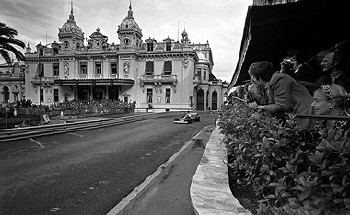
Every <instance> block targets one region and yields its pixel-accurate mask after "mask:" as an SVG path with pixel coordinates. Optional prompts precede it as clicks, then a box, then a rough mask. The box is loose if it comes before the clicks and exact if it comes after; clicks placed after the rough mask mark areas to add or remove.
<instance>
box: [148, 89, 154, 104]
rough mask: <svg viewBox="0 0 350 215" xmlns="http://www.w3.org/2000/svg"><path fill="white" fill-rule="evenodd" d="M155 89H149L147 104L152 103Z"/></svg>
mask: <svg viewBox="0 0 350 215" xmlns="http://www.w3.org/2000/svg"><path fill="white" fill-rule="evenodd" d="M152 97H153V89H147V103H152Z"/></svg>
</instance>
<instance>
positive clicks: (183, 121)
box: [174, 113, 193, 124]
mask: <svg viewBox="0 0 350 215" xmlns="http://www.w3.org/2000/svg"><path fill="white" fill-rule="evenodd" d="M192 122H193V120H192V117H191V115H190V114H189V113H187V114H185V115H184V116H183V117H181V118H176V119H174V123H177V124H191V123H192Z"/></svg>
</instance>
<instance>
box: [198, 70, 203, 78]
mask: <svg viewBox="0 0 350 215" xmlns="http://www.w3.org/2000/svg"><path fill="white" fill-rule="evenodd" d="M197 76H198V79H199V80H202V69H197Z"/></svg>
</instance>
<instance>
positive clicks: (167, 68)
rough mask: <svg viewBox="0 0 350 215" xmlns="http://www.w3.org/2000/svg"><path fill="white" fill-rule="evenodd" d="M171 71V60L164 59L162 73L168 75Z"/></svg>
mask: <svg viewBox="0 0 350 215" xmlns="http://www.w3.org/2000/svg"><path fill="white" fill-rule="evenodd" d="M171 71H172V64H171V61H164V75H170V74H171Z"/></svg>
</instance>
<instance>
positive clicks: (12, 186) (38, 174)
mask: <svg viewBox="0 0 350 215" xmlns="http://www.w3.org/2000/svg"><path fill="white" fill-rule="evenodd" d="M200 115H201V122H196V123H193V124H174V123H173V118H174V116H172V117H168V118H159V119H150V120H144V121H139V122H133V123H128V124H123V125H117V126H113V127H107V128H103V129H97V130H87V131H78V132H72V133H66V134H60V135H53V136H46V137H40V138H33V139H27V140H22V141H14V142H9V143H0V214H4V215H10V214H21V215H23V214H29V215H31V214H33V215H39V214H74V215H78V214H85V215H86V214H94V215H96V214H97V215H98V214H106V213H107V212H108V211H109V210H110V209H111V208H113V207H114V206H115V205H116V204H117V203H118V202H120V201H121V200H122V199H123V198H124V197H125V196H127V195H128V194H129V193H130V192H131V191H132V190H133V189H134V187H136V186H138V185H139V184H140V183H142V182H143V181H144V180H145V178H146V177H147V176H149V175H151V174H152V173H153V172H154V171H156V169H157V168H158V167H159V166H160V165H161V164H163V163H165V162H166V161H167V160H168V159H169V158H170V157H171V155H173V154H174V153H175V152H177V151H178V150H179V149H180V148H181V147H182V146H183V145H184V144H185V143H186V142H187V141H189V140H191V138H192V137H193V136H194V134H196V133H197V132H198V131H199V130H200V129H202V128H203V127H204V126H206V125H211V124H214V120H215V118H216V117H217V115H216V114H204V113H201V114H200Z"/></svg>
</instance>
